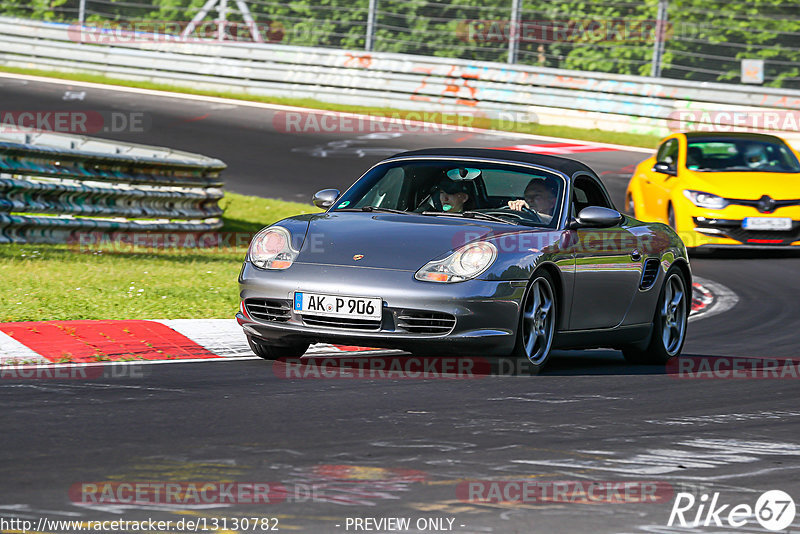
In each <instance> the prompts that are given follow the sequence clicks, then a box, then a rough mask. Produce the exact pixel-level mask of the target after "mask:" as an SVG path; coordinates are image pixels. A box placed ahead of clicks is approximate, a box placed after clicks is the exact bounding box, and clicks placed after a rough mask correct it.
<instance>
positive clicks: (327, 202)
mask: <svg viewBox="0 0 800 534" xmlns="http://www.w3.org/2000/svg"><path fill="white" fill-rule="evenodd" d="M339 195H341V193H340V192H339V190H338V189H323V190H322V191H317V192H316V193H315V194H314V198H312V199H311V202H313V203H314V205H315V206H316V207H318V208H321V209H324V210H326V209H328V208H330V207H331V206H333V203H334V202H336V199H337V198H339Z"/></svg>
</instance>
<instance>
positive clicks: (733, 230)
mask: <svg viewBox="0 0 800 534" xmlns="http://www.w3.org/2000/svg"><path fill="white" fill-rule="evenodd" d="M694 223H695V225H696V226H697V227H698V228H716V229H717V230H719V231H720V232H722V233H724V234H725V235H726V236H727V237H729V238H731V239H735V240H736V241H739V242H741V243H744V244H751V245H789V244H791V243H793V242H795V241H800V222H798V221H792V229H791V230H781V231H776V230H745V229H744V228H742V221H740V220H732V219H700V218H697V217H695V218H694Z"/></svg>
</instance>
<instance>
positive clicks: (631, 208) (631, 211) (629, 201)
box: [625, 193, 636, 219]
mask: <svg viewBox="0 0 800 534" xmlns="http://www.w3.org/2000/svg"><path fill="white" fill-rule="evenodd" d="M625 209H626V212H627V214H628V215H630V216H631V217H633V218H634V219H635V218H636V203H635V202H634V201H633V195H632V194H630V193H628V195H627V198H626V199H625Z"/></svg>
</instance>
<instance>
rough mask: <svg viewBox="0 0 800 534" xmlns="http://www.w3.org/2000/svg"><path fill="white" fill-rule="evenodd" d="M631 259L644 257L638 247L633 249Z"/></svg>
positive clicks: (636, 259) (637, 259) (635, 259)
mask: <svg viewBox="0 0 800 534" xmlns="http://www.w3.org/2000/svg"><path fill="white" fill-rule="evenodd" d="M631 259H632V260H633V261H639V260H641V259H642V254H641V253H640V252H639V250H638V249H633V250H631Z"/></svg>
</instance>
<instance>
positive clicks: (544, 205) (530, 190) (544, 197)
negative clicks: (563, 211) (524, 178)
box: [508, 178, 558, 217]
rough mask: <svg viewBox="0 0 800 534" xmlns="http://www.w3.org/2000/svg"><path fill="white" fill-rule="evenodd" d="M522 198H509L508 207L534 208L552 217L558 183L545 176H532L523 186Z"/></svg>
mask: <svg viewBox="0 0 800 534" xmlns="http://www.w3.org/2000/svg"><path fill="white" fill-rule="evenodd" d="M523 197H524V198H522V199H518V200H509V201H508V207H509V208H511V209H512V210H516V211H522V210H524V209H526V208H527V209H530V210H534V211H536V212H537V213H539V214H541V215H547V216H548V217H552V216H553V214H554V213H555V209H556V201H557V200H558V184H556V183H555V182H554V181H552V180H547V179H546V178H534V179H532V180H531V181H530V182H528V185H527V186H526V187H525V192H524V193H523Z"/></svg>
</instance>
